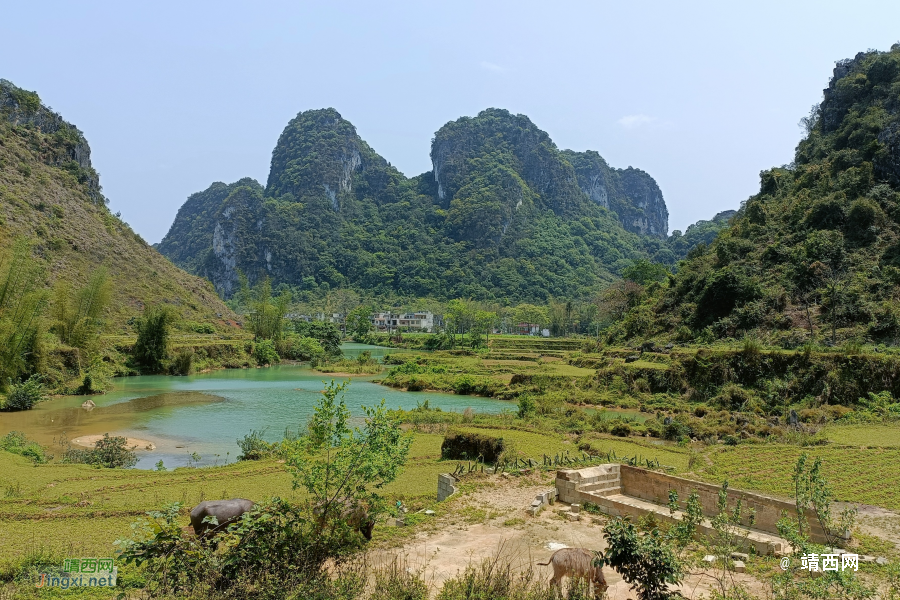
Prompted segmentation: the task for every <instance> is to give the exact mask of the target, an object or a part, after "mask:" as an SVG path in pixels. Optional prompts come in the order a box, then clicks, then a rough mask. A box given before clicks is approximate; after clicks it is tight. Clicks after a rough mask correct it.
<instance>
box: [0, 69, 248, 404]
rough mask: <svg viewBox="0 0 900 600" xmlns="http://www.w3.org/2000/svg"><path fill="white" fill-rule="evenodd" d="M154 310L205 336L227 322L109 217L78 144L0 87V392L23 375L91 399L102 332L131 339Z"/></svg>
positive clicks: (213, 300) (215, 305)
mask: <svg viewBox="0 0 900 600" xmlns="http://www.w3.org/2000/svg"><path fill="white" fill-rule="evenodd" d="M113 298H114V299H115V301H114V302H113V301H112V299H113ZM157 305H158V306H167V307H169V310H171V311H172V313H173V314H174V315H175V316H176V317H177V319H178V321H179V322H183V323H199V322H206V323H208V324H209V326H210V327H211V328H212V329H213V330H215V328H216V327H219V328H223V329H224V328H226V327H227V325H226V322H225V321H224V320H223V319H233V318H234V315H233V313H232V312H231V311H230V310H229V309H228V308H227V307H226V306H225V304H223V303H222V301H221V300H220V299H219V297H218V296H217V295H216V293H215V290H214V289H213V288H212V286H211V285H210V284H209V282H207V281H204V280H203V279H201V278H199V277H196V276H194V275H189V274H188V273H185V272H184V271H182V270H180V269H178V268H177V267H175V266H174V265H172V263H171V262H169V261H168V260H166V259H165V258H164V257H163V256H161V255H160V254H159V253H158V252H157V251H155V250H154V249H153V248H152V247H150V246H149V245H148V244H147V243H145V242H144V241H143V240H142V239H141V238H140V236H138V235H137V234H136V233H134V231H132V229H131V228H130V227H129V226H128V225H127V224H125V223H124V222H122V221H121V220H120V219H119V218H118V217H117V216H116V215H113V214H111V213H110V211H109V209H108V208H107V206H106V200H105V198H104V197H103V195H102V194H101V188H100V182H99V175H98V174H97V172H96V171H95V170H94V168H93V167H92V166H91V162H90V147H89V146H88V144H87V141H86V140H85V138H84V135H83V134H82V133H81V132H80V131H79V130H78V129H77V128H76V127H75V126H73V125H71V124H70V123H67V122H66V121H64V120H63V119H62V117H60V116H59V115H58V114H56V113H54V112H52V111H50V110H49V109H48V108H46V107H45V106H44V105H43V104H41V101H40V98H39V97H38V95H37V94H36V93H34V92H29V91H26V90H22V89H20V88H17V87H16V86H14V85H13V84H11V83H10V82H8V81H6V80H0V391H10V390H20V391H21V390H24V389H25V388H20V387H18V386H17V384H16V382H17V381H19V380H22V381H25V380H28V379H29V377H32V376H36V377H38V378H39V379H40V382H41V385H46V386H47V387H48V389H51V390H55V391H75V390H76V389H79V388H80V389H82V391H83V392H91V391H96V390H95V388H94V387H93V384H92V383H91V382H92V381H93V382H96V380H99V379H102V378H103V375H101V374H100V372H101V371H102V372H103V373H104V374H106V375H108V374H109V372H108V371H109V369H107V367H106V366H104V365H106V362H108V361H109V360H111V359H112V358H116V360H120V359H121V357H112V358H111V356H110V355H109V354H108V353H107V354H104V352H103V349H102V348H101V343H100V336H101V334H126V335H132V334H133V333H134V328H133V326H132V324H133V322H134V319H135V318H136V317H138V315H140V314H141V312H142V310H143V308H144V307H145V306H157ZM112 353H113V354H116V353H115V352H114V351H112ZM101 354H103V358H105V359H106V361H104V360H101V356H100V355H101ZM85 377H87V379H84V378H85ZM37 381H38V380H37V379H35V380H34V382H33V383H32V385H31V388H28V389H32V388H34V389H37V388H36V387H35V386H36V385H37V383H35V382H37ZM73 382H74V383H73ZM85 382H87V384H89V385H87V387H86V388H85V387H83V386H84V385H85ZM23 385H24V384H23ZM23 393H24V392H23ZM7 406H8V407H10V406H11V405H7Z"/></svg>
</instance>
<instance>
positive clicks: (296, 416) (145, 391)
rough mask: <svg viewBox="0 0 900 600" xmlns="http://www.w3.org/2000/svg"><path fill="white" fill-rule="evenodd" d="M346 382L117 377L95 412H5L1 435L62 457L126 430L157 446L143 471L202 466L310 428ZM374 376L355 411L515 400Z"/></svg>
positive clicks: (61, 403) (70, 405)
mask: <svg viewBox="0 0 900 600" xmlns="http://www.w3.org/2000/svg"><path fill="white" fill-rule="evenodd" d="M366 349H371V350H372V353H373V355H376V353H377V352H381V353H382V354H383V353H384V351H385V350H386V349H383V348H378V347H375V346H371V347H365V346H364V345H362V344H353V345H352V348H348V350H349V351H348V352H347V353H346V354H347V355H350V356H353V355H355V354H357V353H358V352H360V351H362V350H366ZM331 379H334V380H335V381H338V382H340V381H346V380H347V378H345V377H331V376H329V375H327V374H324V373H318V372H316V371H312V370H310V369H309V368H306V367H302V366H276V367H268V368H264V369H232V370H222V371H214V372H212V373H204V374H199V375H193V376H189V377H170V376H162V375H148V376H141V377H125V378H117V379H115V380H113V381H114V387H113V390H112V391H110V392H109V393H107V394H104V395H101V396H90V399H91V400H93V401H94V402H95V403H96V407H95V408H93V409H91V410H85V409H83V408H81V404H82V402H84V401H85V400H86V397H85V396H68V397H62V398H54V399H52V400H50V401H48V402H44V403H41V404H39V405H37V406H36V407H35V408H34V409H33V410H30V411H24V412H18V413H0V435H2V434H6V433H7V432H9V431H22V432H24V433H25V434H26V435H27V436H28V437H29V438H30V439H34V440H36V441H38V442H39V443H41V444H43V445H46V446H51V450H50V451H51V453H53V454H59V453H60V452H61V449H62V447H61V446H60V445H59V444H58V442H59V440H60V439H61V438H63V437H65V438H66V439H68V440H73V439H75V438H80V437H83V436H90V435H102V434H104V433H110V434H111V435H112V434H114V435H124V436H126V437H129V438H135V439H139V440H146V441H148V442H150V443H152V444H153V445H154V446H155V448H154V449H153V450H150V451H146V450H139V452H138V460H139V462H138V465H137V466H138V468H143V469H149V468H153V466H154V465H155V464H156V462H157V461H159V460H162V461H163V463H164V464H165V466H166V467H167V468H173V467H177V466H183V465H187V464H189V462H190V461H191V458H190V457H191V454H192V453H196V454H197V455H199V456H200V457H201V459H200V461H199V463H196V464H200V465H212V464H223V463H224V462H233V461H234V460H235V457H236V456H237V455H238V454H239V453H240V449H239V448H238V446H237V439H238V438H242V437H243V436H244V435H246V434H248V433H250V431H251V430H260V431H263V432H264V434H263V437H264V438H265V439H267V440H269V441H276V440H279V439H281V438H282V436H283V435H284V432H285V430H286V429H290V430H293V431H296V430H297V429H298V428H300V427H303V426H304V425H305V423H306V420H307V418H308V417H309V415H310V414H311V413H312V409H313V406H314V405H315V403H316V402H317V401H318V399H319V398H320V397H321V395H320V392H321V391H322V390H323V389H324V388H325V383H326V382H327V381H330V380H331ZM372 379H373V377H353V378H352V383H351V384H350V387H349V388H348V390H347V392H346V394H345V396H344V399H345V401H346V403H347V407H348V408H349V409H350V410H351V412H352V413H353V414H354V415H361V414H362V410H361V407H362V406H373V405H375V404H377V403H379V402H381V399H382V398H384V399H385V403H386V405H387V406H388V408H405V409H410V408H415V407H416V405H417V404H418V403H423V402H424V401H425V400H428V401H429V404H430V405H431V406H433V407H440V408H442V409H443V410H450V411H457V412H462V411H463V410H465V409H466V408H467V407H472V408H473V409H474V410H475V411H476V412H489V413H498V412H500V411H502V410H503V409H507V408H508V409H515V405H514V404H512V403H509V402H504V401H501V400H493V399H491V398H480V397H476V396H457V395H454V394H443V393H439V392H403V391H400V390H395V389H392V388H389V387H385V386H381V385H379V384H377V383H374V382H373V381H372Z"/></svg>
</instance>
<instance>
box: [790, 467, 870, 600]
mask: <svg viewBox="0 0 900 600" xmlns="http://www.w3.org/2000/svg"><path fill="white" fill-rule="evenodd" d="M821 467H822V461H821V459H818V458H817V459H815V461H813V463H812V464H811V465H810V464H809V457H808V456H807V455H806V454H805V453H804V454H801V455H800V457H799V458H798V459H797V464H796V465H795V467H794V474H793V481H794V493H795V496H796V507H797V514H796V518H795V519H791V518H788V517H787V516H784V518H782V519H781V520H780V521H779V522H778V533H779V535H781V536H782V537H783V538H785V539H787V540H788V541H789V542H790V544H791V546H792V548H793V555H794V560H792V561H791V567H790V569H788V570H785V571H783V572H779V573H777V574H776V575H775V576H774V577H773V578H772V591H773V596H774V597H775V598H777V599H780V598H785V599H791V600H793V599H801V598H808V599H810V600H813V599H815V600H817V599H819V598H829V599H831V598H840V599H846V600H850V599H853V600H856V599H858V598H871V597H873V596H874V591H875V590H874V589H872V588H869V587H868V586H866V585H865V584H864V583H863V582H862V581H860V579H859V578H858V577H856V573H855V572H854V571H853V570H851V569H841V570H839V571H831V570H828V571H824V570H822V571H819V572H818V574H820V576H818V577H812V576H811V575H812V574H811V573H810V572H809V571H806V570H804V569H801V568H800V566H799V565H800V564H802V561H801V556H803V555H805V554H809V553H815V554H822V553H832V552H834V547H835V544H836V543H837V542H838V541H843V536H844V534H845V533H846V532H848V531H849V530H850V529H851V528H852V527H853V523H854V522H855V520H856V509H852V508H847V509H844V510H843V511H841V513H840V514H839V515H838V517H837V518H835V517H834V516H833V515H832V513H831V502H832V499H833V494H832V491H831V487H830V486H829V484H828V482H827V481H826V479H825V477H824V476H823V475H822V472H821ZM808 510H811V511H813V512H814V513H815V515H816V520H817V521H818V522H819V524H820V525H821V527H822V530H823V531H824V532H825V537H826V541H827V547H825V548H823V547H821V546H817V545H815V544H813V543H812V542H811V541H810V535H809V533H810V528H809V523H808V521H807V518H806V513H807V511H808Z"/></svg>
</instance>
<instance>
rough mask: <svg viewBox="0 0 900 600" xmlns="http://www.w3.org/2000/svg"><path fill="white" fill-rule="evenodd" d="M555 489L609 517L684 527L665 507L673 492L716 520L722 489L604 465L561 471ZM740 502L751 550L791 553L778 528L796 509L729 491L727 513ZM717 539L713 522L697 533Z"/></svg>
mask: <svg viewBox="0 0 900 600" xmlns="http://www.w3.org/2000/svg"><path fill="white" fill-rule="evenodd" d="M556 489H557V492H558V494H559V500H560V502H565V503H567V504H581V505H583V504H584V503H586V502H590V503H592V504H594V505H596V506H597V507H598V508H599V510H600V511H601V512H603V513H605V514H607V515H610V516H615V517H618V516H625V515H631V516H633V517H641V516H644V515H647V514H651V513H652V514H653V515H654V517H656V518H657V519H660V520H664V521H680V520H681V519H682V518H683V516H684V513H683V512H682V510H676V511H675V513H674V514H672V513H670V511H669V508H668V506H667V504H668V502H669V491H670V490H674V491H675V492H677V494H678V500H679V504H680V508H681V509H683V508H684V506H685V503H686V502H687V499H688V496H690V494H691V493H692V492H696V493H697V494H698V496H699V498H700V504H701V506H702V511H703V515H704V516H705V517H713V516H715V515H716V514H717V511H718V508H717V503H718V499H719V490H720V489H721V488H720V487H719V486H715V485H711V484H708V483H702V482H699V481H692V480H690V479H684V478H682V477H675V476H672V475H666V474H665V473H659V472H656V471H650V470H648V469H642V468H639V467H631V466H628V465H620V464H606V465H599V466H596V467H589V468H586V469H563V470H559V471H557V473H556ZM738 500H740V501H741V502H742V504H743V506H744V514H745V515H747V518H748V520H747V522H746V523H743V524H742V526H743V527H742V528H743V529H744V536H745V538H746V540H747V546H752V547H753V548H755V550H756V552H757V553H759V554H781V553H783V552H787V551H788V546H787V542H786V541H785V540H784V539H782V538H781V537H779V536H778V529H777V527H776V523H777V522H778V521H779V520H780V519H781V517H782V513H783V512H784V513H787V514H788V515H789V516H796V514H797V510H796V506H795V505H794V504H791V503H789V502H784V501H782V500H778V499H776V498H771V497H768V496H763V495H760V494H754V493H752V492H745V491H741V490H733V489H729V490H728V507H729V509H731V508H733V507H734V506H735V503H737V501H738ZM751 510H752V511H754V513H755V514H754V522H753V525H752V527H751V526H750V523H749V514H750V511H751ZM806 518H807V522H808V523H809V525H810V538H811V540H812V541H813V542H815V543H819V544H824V543H827V540H826V536H825V532H824V531H823V530H822V527H821V526H820V525H819V523H818V520H817V519H816V515H815V513H814V512H813V511H807V514H806ZM712 533H714V530H713V529H712V524H711V523H710V521H709V519H708V518H707V519H704V520H703V522H702V523H701V524H700V525H699V527H698V534H699V535H709V534H712Z"/></svg>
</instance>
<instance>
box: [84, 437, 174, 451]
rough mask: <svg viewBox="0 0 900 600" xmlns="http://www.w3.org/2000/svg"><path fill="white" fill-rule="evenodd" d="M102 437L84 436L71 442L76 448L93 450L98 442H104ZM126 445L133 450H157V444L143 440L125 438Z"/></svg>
mask: <svg viewBox="0 0 900 600" xmlns="http://www.w3.org/2000/svg"><path fill="white" fill-rule="evenodd" d="M102 439H103V436H102V435H83V436H81V437H77V438H75V439H73V440H71V442H72V443H73V444H75V445H76V446H84V447H85V448H93V447H94V444H96V443H97V440H102ZM125 445H127V446H128V447H129V448H131V449H133V450H156V444H154V443H153V442H148V441H147V440H142V439H139V438H125Z"/></svg>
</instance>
